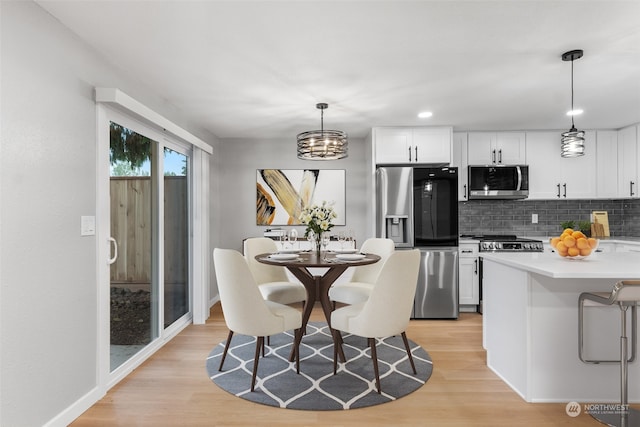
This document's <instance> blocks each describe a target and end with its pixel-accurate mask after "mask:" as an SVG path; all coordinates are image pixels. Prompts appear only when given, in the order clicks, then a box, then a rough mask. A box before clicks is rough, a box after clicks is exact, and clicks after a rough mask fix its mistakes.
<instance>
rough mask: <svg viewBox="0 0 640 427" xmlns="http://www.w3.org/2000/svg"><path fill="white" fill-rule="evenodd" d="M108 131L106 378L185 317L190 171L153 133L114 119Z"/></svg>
mask: <svg viewBox="0 0 640 427" xmlns="http://www.w3.org/2000/svg"><path fill="white" fill-rule="evenodd" d="M124 122H126V123H124ZM109 126H110V158H109V162H110V168H109V171H110V173H109V181H110V182H109V191H110V233H111V240H112V241H113V244H114V247H115V250H114V252H115V253H114V256H113V258H112V260H111V266H110V278H109V288H110V289H109V295H110V315H109V331H110V334H109V343H110V345H109V347H110V363H109V366H110V372H112V373H113V372H114V371H116V370H126V367H127V363H128V362H129V361H130V360H132V359H136V358H138V359H139V357H138V356H137V355H139V354H140V353H143V352H144V350H145V349H146V348H147V347H148V346H149V345H150V344H152V343H154V341H156V340H157V339H158V338H162V337H163V334H164V332H165V331H166V330H167V329H170V328H171V327H172V325H174V324H175V323H176V322H177V321H178V320H179V319H185V318H186V317H187V316H188V315H189V314H190V313H191V302H190V301H191V299H190V293H191V292H190V280H189V278H190V265H191V263H190V254H191V244H190V242H191V239H190V230H191V223H190V218H191V215H190V208H189V206H190V200H191V194H190V188H191V181H190V169H191V168H190V151H189V149H188V148H186V147H183V146H181V145H179V144H177V143H176V142H175V141H170V140H168V139H167V138H165V137H164V136H163V135H161V134H158V133H157V132H155V131H154V130H153V129H148V128H146V127H145V126H143V125H141V124H138V123H136V122H135V121H129V120H127V119H125V118H120V119H119V120H118V118H117V116H116V119H115V120H112V121H110V125H109Z"/></svg>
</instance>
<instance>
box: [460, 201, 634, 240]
mask: <svg viewBox="0 0 640 427" xmlns="http://www.w3.org/2000/svg"><path fill="white" fill-rule="evenodd" d="M592 211H607V212H608V217H609V231H610V234H611V236H612V237H615V236H618V237H623V236H624V237H627V236H629V237H631V236H636V237H638V236H640V199H606V200H604V199H598V200H471V201H467V202H459V203H458V215H459V217H458V221H459V228H460V230H459V231H460V234H483V233H484V234H490V233H494V234H515V235H518V236H542V237H547V236H552V235H555V234H558V233H559V232H560V231H561V227H560V223H561V222H563V221H568V220H574V221H576V222H577V221H588V220H590V219H591V218H590V215H591V212H592ZM531 214H538V223H537V224H532V223H531Z"/></svg>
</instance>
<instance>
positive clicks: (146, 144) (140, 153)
mask: <svg viewBox="0 0 640 427" xmlns="http://www.w3.org/2000/svg"><path fill="white" fill-rule="evenodd" d="M110 135H111V153H110V155H109V160H110V161H111V164H112V165H115V164H117V163H118V162H128V163H129V164H130V165H131V168H132V169H134V170H135V169H137V168H139V167H140V166H141V165H142V163H144V161H145V160H148V159H149V156H150V153H151V140H150V139H149V138H147V137H145V136H142V135H140V134H139V133H137V132H134V131H132V130H130V129H127V128H125V127H124V126H120V125H119V124H117V123H113V122H111V129H110Z"/></svg>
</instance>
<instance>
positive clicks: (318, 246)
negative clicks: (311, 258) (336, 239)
mask: <svg viewBox="0 0 640 427" xmlns="http://www.w3.org/2000/svg"><path fill="white" fill-rule="evenodd" d="M314 243H315V245H316V257H318V258H320V252H321V251H322V234H320V235H319V236H316V240H315V242H314Z"/></svg>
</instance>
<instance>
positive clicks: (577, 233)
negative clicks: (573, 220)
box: [571, 231, 587, 240]
mask: <svg viewBox="0 0 640 427" xmlns="http://www.w3.org/2000/svg"><path fill="white" fill-rule="evenodd" d="M571 235H572V236H573V237H574V238H575V239H576V240H578V239H580V238H585V237H587V236H585V235H584V233H583V232H582V231H574V232H573V233H572V234H571Z"/></svg>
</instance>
